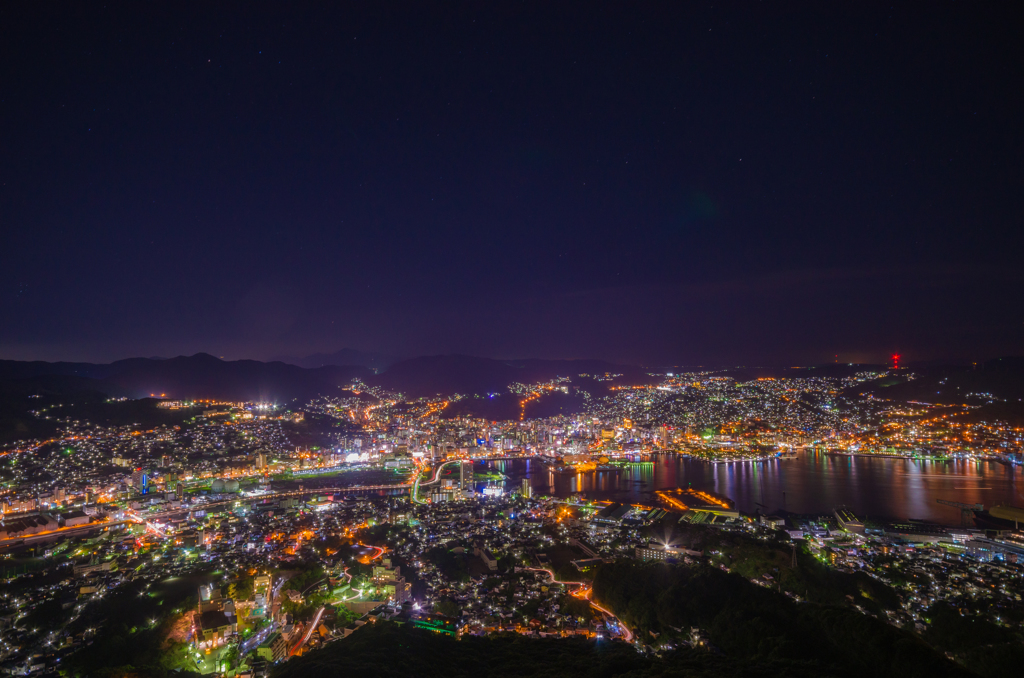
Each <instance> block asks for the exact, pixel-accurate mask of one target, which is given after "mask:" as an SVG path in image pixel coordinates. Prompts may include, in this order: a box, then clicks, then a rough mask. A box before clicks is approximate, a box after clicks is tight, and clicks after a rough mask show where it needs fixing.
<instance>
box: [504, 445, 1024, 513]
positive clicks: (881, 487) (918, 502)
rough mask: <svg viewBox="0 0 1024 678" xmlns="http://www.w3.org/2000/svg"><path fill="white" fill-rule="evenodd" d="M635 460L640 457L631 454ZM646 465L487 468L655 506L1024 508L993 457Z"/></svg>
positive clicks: (804, 456) (542, 486)
mask: <svg viewBox="0 0 1024 678" xmlns="http://www.w3.org/2000/svg"><path fill="white" fill-rule="evenodd" d="M637 459H640V458H639V457H637ZM644 460H646V461H649V462H651V463H643V464H635V465H630V466H623V467H620V468H618V469H617V470H613V471H588V472H584V473H579V474H562V473H552V472H550V471H549V470H548V467H547V466H546V465H544V464H541V463H539V462H536V461H532V460H523V459H511V460H499V461H493V462H488V463H487V465H488V466H490V467H492V468H494V469H496V470H498V471H501V472H502V473H504V474H506V475H507V476H509V478H510V481H509V483H508V485H506V489H514V488H515V487H517V486H518V485H519V484H520V482H521V479H522V478H524V477H528V478H529V479H530V484H531V485H532V486H533V490H534V493H535V494H550V495H554V496H559V497H565V496H568V495H570V494H573V493H575V492H583V493H585V494H586V496H587V497H588V498H593V499H611V500H616V501H629V502H634V503H646V504H651V505H653V504H654V503H655V500H654V498H653V496H652V493H653V492H654V490H659V489H663V488H672V487H688V486H689V487H694V488H696V489H701V490H712V491H714V492H717V493H719V494H722V495H725V496H727V497H729V498H730V499H732V500H733V501H735V502H736V504H737V506H738V507H739V508H740V510H743V511H748V512H751V513H752V512H754V511H756V510H758V509H760V510H761V511H762V512H771V511H776V510H778V509H785V510H787V511H791V512H794V513H808V514H816V513H818V514H824V513H830V512H831V511H832V509H833V508H835V507H836V506H846V507H848V508H850V509H852V510H853V511H854V512H855V513H857V514H858V515H860V516H863V517H879V518H880V517H892V518H919V519H923V520H934V521H937V522H941V523H946V524H950V525H955V524H959V522H960V512H959V511H958V510H957V509H955V508H953V507H949V506H943V505H941V504H937V503H936V501H935V500H936V499H948V500H951V501H958V502H963V503H968V504H973V503H981V504H984V505H985V507H986V508H989V507H991V506H993V505H995V504H999V503H1006V504H1015V505H1017V506H1024V493H1022V491H1021V487H1020V485H1019V483H1018V476H1020V475H1021V473H1022V472H1024V469H1021V468H1020V467H1017V468H1013V467H1009V466H1005V465H1003V464H999V463H996V462H972V461H921V460H916V459H893V458H884V457H852V456H838V455H828V454H817V453H813V452H801V453H799V455H798V456H797V457H796V458H795V459H776V460H772V461H768V462H759V463H732V464H709V463H705V462H701V461H697V460H695V459H690V458H688V457H682V456H677V455H654V456H651V457H644Z"/></svg>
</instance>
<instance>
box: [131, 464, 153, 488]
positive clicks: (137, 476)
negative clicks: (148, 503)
mask: <svg viewBox="0 0 1024 678" xmlns="http://www.w3.org/2000/svg"><path fill="white" fill-rule="evenodd" d="M148 486H149V474H148V473H146V472H145V471H144V470H142V469H141V468H137V469H135V470H134V471H132V488H133V489H134V490H135V491H136V492H138V493H139V494H146V489H147V487H148Z"/></svg>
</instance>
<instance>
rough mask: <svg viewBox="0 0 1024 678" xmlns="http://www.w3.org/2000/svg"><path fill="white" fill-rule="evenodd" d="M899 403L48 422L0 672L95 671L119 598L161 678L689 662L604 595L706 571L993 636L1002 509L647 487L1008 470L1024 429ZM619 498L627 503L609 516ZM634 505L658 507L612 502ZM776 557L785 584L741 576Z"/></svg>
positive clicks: (11, 582)
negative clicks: (653, 657) (375, 662)
mask: <svg viewBox="0 0 1024 678" xmlns="http://www.w3.org/2000/svg"><path fill="white" fill-rule="evenodd" d="M891 376H892V373H891V372H889V371H886V370H881V371H870V370H862V371H851V374H850V375H849V376H844V377H828V376H820V377H815V376H799V377H793V378H784V377H770V378H766V377H759V378H754V379H750V380H746V381H741V380H738V379H736V378H735V377H734V376H731V375H729V374H728V373H727V371H726V372H723V371H719V372H715V371H702V372H684V373H677V372H671V373H664V374H660V375H659V374H655V373H647V374H646V375H645V379H644V381H647V382H649V383H647V384H644V385H635V384H634V385H629V384H627V383H623V379H622V378H621V377H622V375H615V376H613V375H602V376H601V377H600V382H599V383H600V384H602V385H603V386H604V388H606V395H604V396H603V397H593V396H592V397H589V398H586V399H581V402H582V403H583V406H582V409H581V410H580V411H579V412H578V413H575V414H571V415H559V416H551V417H543V418H533V417H531V416H530V413H531V408H533V407H539V406H541V405H543V403H544V402H545V399H546V398H547V399H551V398H555V397H558V396H557V394H558V393H561V394H562V395H565V394H566V393H569V392H570V391H572V390H573V389H574V388H578V386H574V383H581V381H580V380H590V381H593V380H594V376H593V375H590V374H583V375H572V376H566V377H559V378H557V379H556V380H554V381H550V382H543V383H537V384H521V383H512V384H509V385H508V389H507V393H508V394H509V395H510V397H512V398H515V399H516V400H515V402H516V403H517V405H516V408H515V409H516V410H518V412H517V413H516V414H514V415H513V416H512V417H510V418H509V419H507V420H488V419H486V418H481V417H477V416H471V415H462V416H459V415H454V414H451V416H446V413H450V412H451V411H452V410H454V409H455V408H457V407H458V406H459V404H460V403H464V402H465V401H472V400H473V399H474V396H467V395H460V394H449V395H447V396H443V397H438V398H416V399H409V398H406V397H404V396H403V395H402V394H401V393H396V392H389V391H387V390H385V389H382V388H379V387H372V386H367V385H366V384H365V383H363V382H362V381H359V380H357V381H355V382H353V383H351V384H349V385H348V387H347V388H346V389H342V392H343V394H344V395H339V396H332V397H323V396H321V397H318V398H315V399H312V400H310V401H308V402H305V403H295V404H291V405H288V406H282V405H278V404H274V403H252V402H226V401H209V400H206V401H191V400H167V399H164V400H160V399H155V400H154V399H151V400H149V401H147V402H149V403H150V414H152V415H157V416H164V415H167V416H173V417H174V422H175V423H165V424H161V425H157V426H153V427H147V426H145V425H142V424H137V423H136V424H126V425H101V424H95V423H91V422H89V421H87V420H84V419H77V418H74V417H76V413H75V412H74V408H75V405H74V404H66V405H61V404H60V403H57V402H50V401H49V400H47V399H43V398H40V399H39V400H46V404H45V405H42V406H39V407H38V409H35V410H33V416H35V417H37V418H39V419H42V420H45V421H48V422H52V423H54V424H55V425H56V426H57V429H56V433H55V434H54V435H52V436H51V437H49V438H47V439H44V440H40V439H30V440H19V441H17V442H11V443H7V444H6V445H5V446H4V447H3V450H2V453H3V459H4V466H3V474H4V486H3V487H4V489H3V494H2V497H0V499H2V502H3V504H2V509H3V522H2V525H0V529H2V530H3V532H2V537H3V540H2V541H0V548H3V549H4V553H5V557H6V558H7V561H6V562H7V563H8V564H6V565H4V564H3V563H2V562H0V566H2V567H3V568H4V571H5V573H6V577H7V584H6V586H7V589H8V590H9V593H8V594H7V598H8V600H9V601H10V602H9V603H8V606H9V608H8V609H9V610H10V611H9V613H8V617H7V619H8V625H7V626H6V628H5V629H4V631H3V634H4V641H3V642H4V645H3V648H4V651H3V652H4V654H3V660H5V661H6V662H7V665H9V666H12V667H14V668H15V670H16V671H22V670H29V671H30V670H31V666H30V665H29V662H32V661H36V659H35V658H37V657H44V658H46V659H45V660H44V661H51V662H53V661H57V660H62V659H65V658H67V659H69V660H70V661H71V662H72V665H75V664H76V663H77V665H78V666H82V667H87V666H88V665H89V664H88V663H87V662H88V661H89V657H90V656H91V655H90V650H91V648H93V647H97V646H99V647H105V646H106V644H105V643H97V640H98V639H102V638H103V636H104V635H106V634H109V633H111V630H110V628H109V624H110V620H109V618H106V619H105V617H107V615H109V612H107V611H106V610H108V609H109V606H110V605H124V604H125V603H124V600H125V599H126V597H127V598H131V600H132V603H133V606H134V607H137V608H138V609H139V614H149V615H153V617H152V622H151V624H152V625H153V626H154V628H157V627H158V628H159V629H161V631H162V633H163V634H164V636H165V638H167V640H165V641H164V643H163V644H162V645H161V648H160V650H159V652H160V654H161V657H162V659H161V661H162V662H165V663H166V665H167V666H173V667H176V668H178V669H182V670H188V671H195V672H198V673H203V674H207V673H217V674H226V675H242V674H245V673H247V672H248V674H249V675H261V674H264V673H266V672H268V671H269V670H270V668H271V667H273V666H276V665H279V664H282V663H284V662H287V661H288V660H289V658H291V657H295V656H301V655H303V654H308V653H310V652H313V651H315V650H316V648H319V647H321V646H326V645H328V644H330V643H331V642H333V641H334V640H335V639H344V638H346V637H348V636H349V635H351V634H352V633H354V632H355V631H356V630H357V629H359V627H361V626H363V625H365V624H367V623H374V622H375V621H376V620H398V621H400V622H401V623H404V624H406V625H409V626H410V627H413V628H425V629H428V630H432V631H435V632H438V633H441V634H443V635H449V636H452V637H456V638H462V637H467V636H479V635H487V634H494V633H502V632H512V633H516V634H521V635H525V636H534V637H542V638H543V637H565V636H581V637H586V638H590V639H594V638H599V637H600V638H605V639H620V640H622V641H623V642H626V643H630V644H633V645H635V646H636V647H637V649H638V650H639V651H641V652H644V651H646V652H653V651H661V650H663V649H665V648H668V647H673V646H678V645H682V646H689V645H692V644H693V643H694V642H699V641H694V640H693V639H692V638H691V637H690V636H691V633H690V631H689V630H687V631H686V633H683V634H682V635H680V634H679V633H670V634H666V635H665V636H664V637H661V636H660V635H659V639H657V640H656V639H655V638H654V637H652V636H650V635H649V634H647V635H646V636H644V635H640V634H638V633H637V630H636V629H631V628H630V626H629V624H628V623H627V622H625V621H623V620H622V619H621V618H620V617H618V616H616V612H615V610H614V609H613V608H612V609H610V608H609V607H607V606H606V605H603V604H601V602H599V601H598V600H596V599H595V598H594V593H593V592H594V575H595V573H596V572H598V571H600V570H601V567H602V565H603V564H605V563H610V562H615V561H618V560H622V559H628V560H633V561H636V562H638V563H645V562H664V561H671V562H679V563H682V564H696V563H705V564H706V565H710V566H713V567H718V568H721V569H723V570H725V571H728V572H735V573H738V574H741V575H742V576H743V577H746V578H747V579H749V580H750V581H752V582H753V583H754V584H756V585H758V586H761V587H768V588H770V589H771V588H775V589H777V590H779V591H782V592H784V593H785V594H786V595H787V596H789V597H790V598H791V599H793V600H797V601H800V600H804V599H806V598H807V597H808V596H810V597H811V598H813V597H814V595H815V593H814V592H813V591H811V590H809V589H808V586H809V585H808V584H807V583H806V582H803V581H802V577H801V576H800V568H799V566H798V565H797V560H798V557H799V559H810V561H809V562H813V563H816V565H815V566H816V567H822V568H824V569H826V570H829V571H833V572H835V573H846V574H848V575H849V576H851V577H852V576H854V575H856V574H857V573H868V574H869V575H870V576H871V577H872V578H873V580H874V581H877V582H881V583H884V584H885V585H886V587H887V588H886V589H885V602H884V603H883V602H882V600H881V599H880V598H878V597H870V598H865V599H859V598H856V597H854V598H851V600H850V601H848V602H849V603H850V604H851V605H852V606H853V607H854V608H856V609H858V610H860V611H861V612H862V613H864V614H871V615H875V616H879V617H880V618H882V619H884V620H885V621H887V622H888V623H890V624H892V625H893V626H896V627H899V628H906V629H910V630H912V631H914V632H916V633H921V634H925V635H926V634H927V633H928V628H929V627H928V624H929V620H930V615H931V614H932V611H933V610H934V607H935V606H936V605H941V604H948V605H953V606H956V607H958V608H964V607H965V606H966V607H967V608H970V609H975V610H976V611H977V614H979V615H980V616H982V617H984V618H986V619H987V620H988V622H989V623H995V624H1000V623H1001V622H1000V621H999V619H1000V618H1002V617H1003V616H1007V617H1008V618H1010V616H1011V615H1012V614H1014V612H1013V610H1019V609H1020V591H1021V583H1022V582H1021V576H1022V574H1024V561H1022V560H1021V559H1022V558H1024V537H1022V536H1021V534H1020V533H1018V532H1015V528H1016V525H1017V523H1016V521H1017V520H1020V519H1021V518H1024V512H1022V511H1021V509H1018V508H1014V507H1013V506H1012V504H1004V503H1002V502H1000V503H999V504H992V505H985V504H984V503H976V502H975V501H974V500H975V499H976V498H977V497H975V496H973V495H972V496H967V493H964V492H960V493H953V492H950V494H949V495H948V496H946V497H945V498H942V497H937V498H935V499H933V500H932V501H935V502H936V507H937V509H938V510H942V509H943V506H942V505H940V504H939V502H942V504H944V505H946V506H948V507H949V508H948V509H946V510H948V511H950V513H949V514H946V515H947V516H948V515H952V516H958V515H959V513H960V512H962V513H963V516H962V518H963V520H962V521H956V520H955V519H954V520H953V521H949V520H947V521H946V522H945V524H944V523H943V522H941V521H939V522H935V521H921V520H919V519H916V520H915V519H911V518H913V516H888V517H885V518H875V519H867V520H865V519H864V518H862V517H858V516H857V515H855V514H854V512H853V511H851V510H849V509H847V508H845V507H843V506H838V505H836V506H831V505H830V506H821V507H819V511H818V512H816V513H809V514H808V513H794V512H791V511H786V510H785V509H784V507H783V506H780V505H758V506H757V507H756V508H755V509H754V510H753V511H749V510H741V509H740V508H739V507H737V503H736V501H735V498H733V497H730V496H728V495H727V494H725V493H722V492H720V491H718V490H716V489H712V488H706V487H694V486H693V485H692V482H690V483H687V484H685V485H680V484H678V483H679V481H676V484H674V485H673V484H669V485H665V484H662V483H659V482H658V481H657V476H658V474H659V473H662V472H664V471H665V470H666V469H670V468H671V465H672V464H674V463H678V462H680V461H685V462H686V463H688V464H703V465H704V466H705V467H707V468H712V469H723V470H726V471H727V472H728V473H733V472H734V471H733V469H756V468H758V467H762V468H763V472H767V471H768V470H769V468H770V467H773V466H775V467H778V468H779V469H783V471H784V469H786V468H788V465H799V464H806V463H808V462H809V460H810V461H811V462H813V460H821V459H827V460H835V461H838V460H840V459H843V458H848V459H851V460H858V462H863V463H875V462H871V460H872V459H876V460H879V461H881V460H885V463H902V464H907V463H910V464H925V465H927V467H932V468H936V469H938V468H940V467H942V468H946V467H949V465H953V468H954V469H955V467H956V465H958V464H970V465H977V464H983V465H988V466H990V467H995V468H998V469H1003V470H1005V471H1006V472H1013V469H1015V468H1018V465H1019V464H1020V463H1021V454H1020V450H1021V439H1022V436H1024V429H1022V428H1020V427H1014V426H1011V425H1009V424H1006V423H1000V422H987V421H980V420H976V419H974V418H971V416H970V415H971V414H972V412H975V411H977V410H979V409H981V408H982V407H984V406H985V405H989V404H991V403H992V402H993V401H994V400H995V399H996V396H993V395H991V394H984V395H977V394H971V395H970V396H969V397H967V398H964V399H965V400H968V402H966V403H924V402H913V403H907V402H902V401H890V400H887V399H884V398H881V397H876V396H874V395H873V394H864V393H862V390H863V389H867V388H869V387H870V386H871V385H872V384H877V383H882V382H884V381H885V380H886V379H888V378H890V377H891ZM905 378H907V379H908V380H909V381H913V378H914V375H913V374H910V375H906V377H905ZM493 395H494V394H490V395H487V396H486V397H487V399H491V397H492V396H493ZM125 402H126V401H124V400H111V401H108V402H107V404H108V405H110V406H117V405H123V404H125ZM524 469H525V470H526V471H527V472H526V473H525V475H524V473H523V470H524ZM922 473H923V472H922ZM990 473H991V471H990ZM923 475H927V473H923ZM953 477H957V478H963V479H967V478H969V477H971V476H970V475H969V474H968V475H964V474H962V473H961V474H959V475H955V476H953ZM609 478H610V479H612V483H611V485H610V487H612V488H613V491H612V494H613V495H614V493H615V492H616V491H618V492H619V495H618V496H610V497H609V498H605V497H604V495H606V494H608V493H607V492H604V493H602V491H601V487H602V484H601V483H602V479H604V480H605V481H607V479H609ZM634 479H635V480H634ZM644 479H648V480H649V481H651V482H652V483H653V485H652V487H651V488H650V491H646V490H641V491H640V493H639V494H638V493H636V491H630V492H625V491H622V490H623V488H624V487H625V486H626V485H629V484H632V483H640V484H642V485H643V486H644V487H646V484H647V480H644ZM959 482H968V481H967V480H960V481H959ZM604 487H605V488H607V487H609V485H608V484H607V482H605V485H604ZM588 488H593V489H594V490H595V491H593V492H588ZM614 488H618V489H617V490H616V489H614ZM957 498H963V499H965V500H970V501H966V502H959V501H953V500H955V499H957ZM779 540H782V542H780V541H779ZM783 542H784V543H785V544H791V545H792V553H791V554H789V552H788V550H787V551H786V553H787V554H788V556H787V557H785V558H782V559H781V560H782V561H784V562H783V565H784V567H782V568H781V569H780V568H779V567H778V566H775V565H771V561H770V560H769V561H768V563H767V564H766V563H765V561H764V560H763V557H754V556H752V555H751V554H750V553H749V551H750V550H751V549H757V548H761V549H768V550H769V551H770V550H771V549H779V548H782V549H789V548H790V547H789V546H780V545H779V544H780V543H783ZM798 552H799V556H798ZM768 565H771V567H769V566H768ZM37 581H38V582H39V583H38V584H37V583H35V582H37ZM801 586H803V587H804V588H803V590H801ZM818 595H822V594H820V593H819V594H818ZM865 595H868V594H865ZM871 595H872V596H874V594H871ZM12 596H13V599H12V598H11V597H12ZM136 598H137V599H139V600H138V601H137V600H136ZM190 599H195V600H198V602H197V603H194V604H193V603H189V604H187V605H186V603H187V601H188V600H190ZM140 601H141V602H140ZM164 601H167V604H168V605H173V606H174V609H173V610H171V609H159V608H160V607H161V606H162V604H163V603H164ZM880 605H881V607H879V606H880ZM144 621H145V620H143V622H144ZM134 623H135V624H136V628H138V626H137V625H138V623H139V622H134ZM659 648H660V650H659ZM92 661H95V659H93V660H92Z"/></svg>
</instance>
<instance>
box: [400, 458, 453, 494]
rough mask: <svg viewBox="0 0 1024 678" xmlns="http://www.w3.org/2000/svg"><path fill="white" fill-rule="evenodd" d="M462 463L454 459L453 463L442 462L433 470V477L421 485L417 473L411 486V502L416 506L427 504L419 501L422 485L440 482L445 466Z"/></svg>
mask: <svg viewBox="0 0 1024 678" xmlns="http://www.w3.org/2000/svg"><path fill="white" fill-rule="evenodd" d="M462 461H463V460H462V459H455V460H453V461H446V462H444V463H443V464H441V465H440V466H438V467H437V468H436V469H434V477H433V478H432V479H431V480H428V481H427V482H425V483H421V482H420V474H419V473H417V474H416V480H415V482H413V484H412V500H413V501H414V502H416V503H417V504H426V503H427V502H425V501H423V500H422V499H420V487H421V486H423V485H433V484H434V483H436V482H438V481H439V480H441V469H443V468H444V467H445V466H448V465H449V464H459V463H461V462H462Z"/></svg>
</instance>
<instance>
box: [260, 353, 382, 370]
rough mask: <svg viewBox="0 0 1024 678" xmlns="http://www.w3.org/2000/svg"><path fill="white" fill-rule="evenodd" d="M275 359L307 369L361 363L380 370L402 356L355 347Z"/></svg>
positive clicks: (363, 365) (362, 365)
mask: <svg viewBox="0 0 1024 678" xmlns="http://www.w3.org/2000/svg"><path fill="white" fill-rule="evenodd" d="M273 360H275V361H280V362H282V363H288V364H290V365H298V366H299V367H305V368H307V369H309V368H314V367H327V366H329V365H337V366H342V365H359V366H361V367H368V368H369V369H371V370H373V371H374V372H380V371H381V370H386V369H387V368H389V367H391V366H392V365H394V364H395V363H397V362H398V361H399V360H401V358H398V357H396V356H391V355H385V354H383V353H371V352H369V351H359V350H357V349H354V348H343V349H341V350H340V351H335V352H334V353H314V354H313V355H308V356H306V357H305V358H295V357H290V356H281V357H276V358H273Z"/></svg>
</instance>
